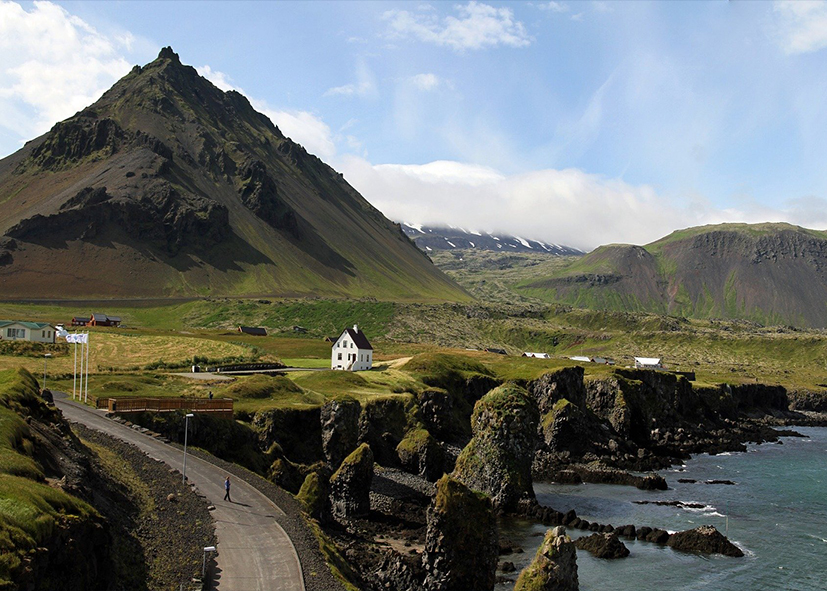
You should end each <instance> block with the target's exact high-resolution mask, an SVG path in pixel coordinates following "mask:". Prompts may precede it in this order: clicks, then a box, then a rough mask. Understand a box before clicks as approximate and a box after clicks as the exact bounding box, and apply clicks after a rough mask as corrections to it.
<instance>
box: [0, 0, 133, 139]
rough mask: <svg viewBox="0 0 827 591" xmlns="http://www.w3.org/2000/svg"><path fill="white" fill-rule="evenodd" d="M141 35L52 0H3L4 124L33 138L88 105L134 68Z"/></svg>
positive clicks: (0, 89) (0, 112)
mask: <svg viewBox="0 0 827 591" xmlns="http://www.w3.org/2000/svg"><path fill="white" fill-rule="evenodd" d="M136 41H137V40H136V38H135V37H134V36H132V35H130V34H128V33H124V34H116V35H111V36H107V35H104V34H102V33H100V32H98V31H97V30H95V29H94V28H93V27H92V26H90V25H89V24H88V23H86V22H84V21H83V20H82V19H80V18H78V17H76V16H72V15H71V14H69V13H68V12H67V11H66V10H65V9H63V8H62V7H60V6H57V5H56V4H52V3H51V2H35V3H34V5H33V6H32V7H31V9H30V10H28V11H27V10H25V9H24V8H23V7H22V6H20V5H19V4H17V3H15V2H0V126H2V127H5V128H7V129H10V130H12V131H13V132H14V133H15V134H16V135H19V136H21V139H30V138H31V137H32V136H35V135H39V134H41V133H44V132H45V131H47V130H48V129H49V128H50V127H51V126H52V125H53V124H54V123H56V122H57V121H60V120H62V119H65V118H67V117H70V116H71V115H73V114H74V113H76V112H77V111H79V110H81V109H83V108H84V107H86V106H87V105H89V104H90V103H92V102H94V101H95V100H97V99H98V98H99V97H100V95H101V94H102V93H103V92H104V91H105V90H106V89H107V88H109V87H110V86H111V85H112V84H113V83H114V82H115V81H116V80H117V79H119V78H120V77H122V76H124V75H125V74H126V73H128V72H129V70H130V67H131V65H130V63H129V62H128V61H127V60H126V59H125V58H124V56H123V53H124V52H129V51H130V50H131V48H132V47H133V46H134V45H135V44H136ZM20 115H24V116H22V117H21V116H20Z"/></svg>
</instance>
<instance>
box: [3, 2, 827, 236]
mask: <svg viewBox="0 0 827 591" xmlns="http://www.w3.org/2000/svg"><path fill="white" fill-rule="evenodd" d="M163 46H172V47H173V49H174V50H175V51H176V52H177V53H178V54H179V55H180V57H181V61H182V62H183V63H185V64H189V65H192V66H194V67H196V68H197V69H198V71H199V72H200V73H201V74H202V75H204V76H205V77H207V78H208V79H210V80H211V81H212V82H213V83H214V84H215V85H216V86H218V87H219V88H222V89H223V90H229V89H236V90H238V91H240V92H242V93H244V94H245V95H246V96H247V97H248V98H249V99H250V100H251V102H252V103H253V105H254V106H255V107H256V108H257V109H259V110H260V111H262V112H264V113H265V114H266V115H268V116H269V117H270V118H271V119H272V120H273V122H274V123H275V124H276V125H278V126H279V128H280V129H281V130H282V132H283V133H285V134H286V135H288V136H289V137H291V138H292V139H293V140H295V141H297V142H298V143H300V144H302V145H303V146H304V147H305V148H306V149H307V150H308V151H309V152H311V153H313V154H316V155H317V156H319V157H320V158H321V159H322V160H324V161H325V162H327V163H328V164H330V165H331V166H333V167H334V168H335V169H337V170H339V171H341V172H342V173H343V174H344V176H345V178H346V179H347V180H348V182H350V183H351V185H353V186H354V187H355V188H356V189H357V190H358V191H360V192H361V193H362V195H364V196H365V198H367V199H368V201H370V202H371V203H372V204H373V205H374V206H376V207H378V208H379V209H380V210H381V211H382V212H383V213H384V214H385V215H386V216H388V217H389V218H391V219H394V220H396V221H405V222H410V223H415V224H450V225H454V226H459V227H463V228H466V229H469V230H472V231H497V232H507V233H510V234H515V235H518V236H521V237H524V238H531V239H536V240H542V241H545V242H551V243H558V244H565V245H569V246H574V247H577V248H581V249H584V250H590V249H592V248H595V247H596V246H598V245H600V244H606V243H613V242H624V243H634V244H645V243H648V242H651V241H653V240H656V239H658V238H660V237H662V236H664V235H666V234H668V233H669V232H671V231H673V230H676V229H680V228H685V227H690V226H696V225H703V224H712V223H721V222H750V223H754V222H776V221H786V222H790V223H794V224H798V225H802V226H805V227H809V228H816V229H827V3H824V2H805V1H796V2H785V1H779V2H740V1H730V2H725V1H714V2H652V3H649V2H620V1H614V2H596V1H587V2H569V1H564V0H559V1H552V2H549V1H542V2H540V1H533V2H483V1H470V2H463V1H459V2H452V1H448V2H418V1H415V2H381V1H371V2H346V1H337V2H322V1H315V2H264V1H259V2H249V3H247V2H240V1H234V2H195V1H189V2H175V1H164V2H137V1H128V2H118V1H110V2H33V3H30V2H11V1H7V0H0V157H4V156H6V155H8V154H11V153H13V152H15V151H16V150H18V149H19V148H20V147H21V146H22V145H23V144H24V143H25V142H26V141H28V140H30V139H32V138H34V137H37V136H38V135H40V134H42V133H45V132H46V131H48V130H49V129H50V128H51V126H52V125H54V123H56V122H57V121H60V120H62V119H65V118H67V117H70V116H71V115H73V114H74V113H75V112H77V111H78V110H80V109H82V108H83V107H84V106H86V105H88V104H91V103H92V102H94V101H95V100H96V99H97V98H98V97H99V96H100V95H101V94H102V93H103V92H104V91H105V90H106V89H107V88H109V87H110V86H111V85H112V84H113V83H114V82H115V81H116V80H117V79H118V78H120V77H121V76H123V75H125V74H126V73H128V72H129V70H130V69H131V67H132V66H133V65H135V64H141V65H142V64H145V63H148V62H150V61H152V60H153V59H155V57H156V56H157V54H158V51H159V50H160V48H161V47H163Z"/></svg>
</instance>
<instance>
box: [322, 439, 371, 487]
mask: <svg viewBox="0 0 827 591" xmlns="http://www.w3.org/2000/svg"><path fill="white" fill-rule="evenodd" d="M368 461H370V462H371V463H373V452H371V450H370V446H369V445H368V444H367V443H363V444H362V445H360V446H359V447H357V448H356V449H354V450H353V451H352V452H351V453H350V455H349V456H348V457H346V458H345V459H344V460H342V465H341V466H339V469H338V470H336V472H335V473H334V474H333V476H331V478H330V480H331V481H333V480H338V478H339V477H340V476H341V473H342V470H344V469H345V467H349V466H356V465H359V464H362V463H363V462H368Z"/></svg>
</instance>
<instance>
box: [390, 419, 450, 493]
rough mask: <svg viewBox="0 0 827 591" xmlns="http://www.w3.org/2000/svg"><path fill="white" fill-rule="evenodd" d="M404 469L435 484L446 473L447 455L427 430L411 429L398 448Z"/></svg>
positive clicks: (397, 451)
mask: <svg viewBox="0 0 827 591" xmlns="http://www.w3.org/2000/svg"><path fill="white" fill-rule="evenodd" d="M396 453H397V454H398V456H399V462H400V463H401V464H402V467H403V468H404V469H405V470H407V471H408V472H411V473H413V474H419V475H420V476H423V477H424V478H426V479H427V480H430V481H431V482H435V481H436V480H437V479H438V478H439V477H440V476H442V474H443V472H444V466H445V454H444V452H443V450H442V447H441V446H440V445H439V442H438V441H437V440H436V439H434V438H433V437H431V434H430V433H428V431H427V430H425V429H411V430H410V431H408V432H407V433H406V434H405V438H404V439H403V440H402V441H400V442H399V445H398V446H396Z"/></svg>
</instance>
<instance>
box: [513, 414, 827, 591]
mask: <svg viewBox="0 0 827 591" xmlns="http://www.w3.org/2000/svg"><path fill="white" fill-rule="evenodd" d="M796 430H797V431H798V432H799V433H801V434H803V435H806V436H807V437H806V438H798V437H785V438H783V439H782V442H783V444H780V445H779V444H771V443H770V444H762V445H750V446H749V448H748V451H747V452H744V453H726V454H720V455H715V456H709V455H701V456H696V457H694V458H693V459H691V460H688V461H687V462H686V464H685V465H683V466H675V467H673V468H672V469H670V470H664V471H662V472H660V474H661V475H662V476H663V477H664V478H666V480H667V482H668V483H669V490H665V491H641V490H638V489H636V488H633V487H627V486H614V485H600V484H581V485H553V484H535V486H534V490H535V492H536V494H537V500H538V501H539V502H540V503H541V504H543V505H547V506H550V507H553V508H555V509H557V510H558V511H563V512H565V511H568V510H569V509H574V510H575V511H576V512H577V515H578V517H581V518H583V519H587V520H589V521H596V522H598V523H601V524H606V523H611V524H612V525H614V526H615V527H617V526H621V525H626V524H633V525H635V526H638V527H639V526H644V525H648V526H649V527H658V528H662V529H665V530H668V531H670V532H674V531H681V530H685V529H691V528H694V527H697V526H699V525H706V524H709V525H714V526H715V527H716V528H718V530H719V531H720V532H721V533H727V534H728V537H729V539H730V540H731V541H732V542H734V543H735V544H737V545H738V546H739V547H740V548H741V549H742V550H743V551H744V554H745V557H744V558H729V557H724V556H699V555H693V554H685V553H682V552H678V551H675V550H672V549H671V548H668V547H665V546H660V545H658V544H652V543H648V542H640V541H631V542H630V541H627V540H623V543H624V544H626V546H627V547H628V548H629V550H630V551H631V554H630V555H629V557H627V558H621V559H617V560H605V559H597V558H594V557H593V556H591V555H590V554H589V553H588V552H586V551H583V550H578V551H577V565H578V572H579V577H580V589H581V590H583V591H604V590H606V591H608V590H612V591H615V590H618V589H620V590H623V589H634V590H636V591H648V590H651V591H655V590H657V591H670V590H678V589H680V590H685V589H686V590H689V589H708V590H715V591H752V590H755V591H759V590H760V591H763V590H788V591H813V590H827V429H825V428H798V429H796ZM679 478H682V479H691V480H696V481H697V483H695V484H690V483H684V484H682V483H679V482H678V479H679ZM707 480H731V481H733V482H735V485H724V484H706V483H705V481H707ZM635 501H682V502H684V503H692V504H699V505H702V506H703V508H696V509H686V508H680V507H670V506H657V505H653V504H644V505H641V504H636V503H635ZM546 529H547V528H546V527H544V526H542V525H536V524H532V523H528V522H526V521H520V520H514V521H508V522H505V523H503V524H502V530H501V531H502V535H503V536H504V537H506V538H508V539H510V540H511V541H513V542H514V543H516V544H517V545H519V546H521V547H522V548H523V549H524V550H525V552H524V553H523V554H514V555H510V556H506V557H503V559H504V560H509V561H512V562H514V564H515V566H516V567H517V571H518V572H519V570H521V569H522V568H524V567H525V566H526V565H527V564H528V563H529V562H530V561H531V560H532V559H533V557H534V553H535V552H536V551H537V547H538V546H539V544H540V542H541V541H542V539H543V538H542V536H543V535H544V533H545V531H546ZM568 532H569V534H570V535H571V536H572V537H579V536H581V535H590V533H591V532H582V531H580V530H576V529H569V530H568ZM621 539H622V538H621ZM515 575H516V573H515ZM512 578H516V576H512ZM511 586H513V583H511V584H500V585H498V586H497V588H498V589H499V590H505V589H509V588H510V587H511Z"/></svg>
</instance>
